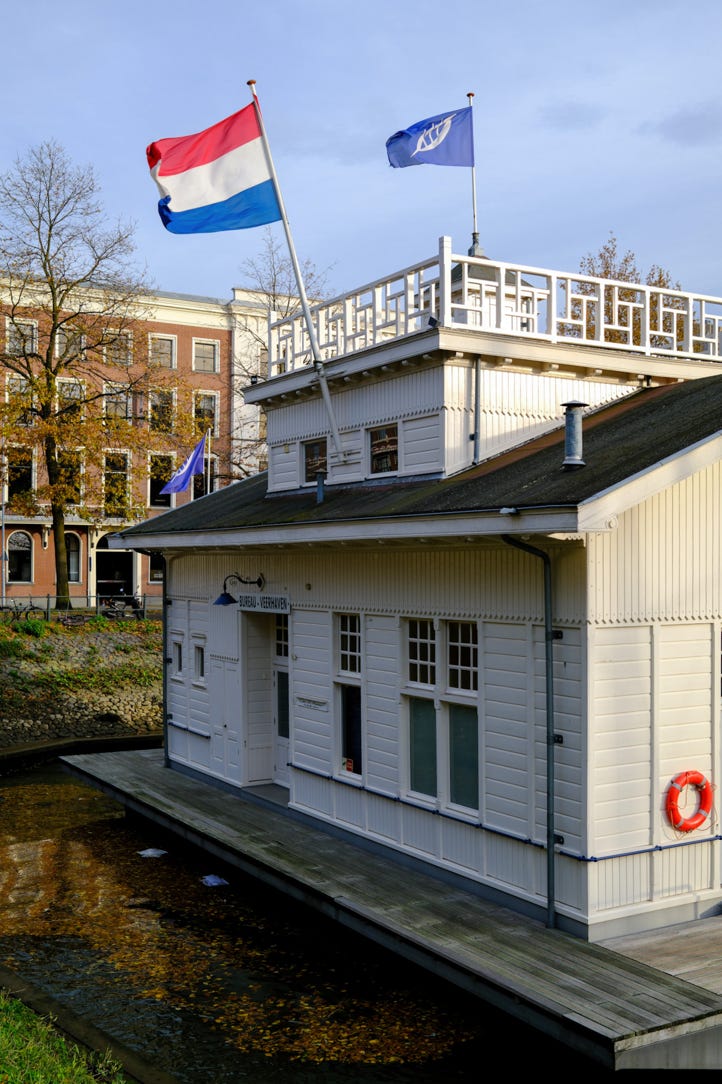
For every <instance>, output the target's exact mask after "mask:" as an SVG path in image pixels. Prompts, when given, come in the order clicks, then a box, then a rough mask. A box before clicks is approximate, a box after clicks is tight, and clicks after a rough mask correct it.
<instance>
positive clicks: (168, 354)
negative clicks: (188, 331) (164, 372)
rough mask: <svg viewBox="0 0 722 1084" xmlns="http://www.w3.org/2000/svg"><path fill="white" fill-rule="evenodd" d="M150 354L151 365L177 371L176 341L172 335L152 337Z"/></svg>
mask: <svg viewBox="0 0 722 1084" xmlns="http://www.w3.org/2000/svg"><path fill="white" fill-rule="evenodd" d="M149 354H150V363H151V365H160V366H161V367H162V368H164V369H175V339H174V338H173V336H172V335H151V337H150V344H149Z"/></svg>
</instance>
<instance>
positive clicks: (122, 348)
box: [105, 331, 133, 369]
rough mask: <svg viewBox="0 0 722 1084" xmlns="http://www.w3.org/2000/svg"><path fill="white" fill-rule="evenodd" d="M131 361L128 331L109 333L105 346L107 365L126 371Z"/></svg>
mask: <svg viewBox="0 0 722 1084" xmlns="http://www.w3.org/2000/svg"><path fill="white" fill-rule="evenodd" d="M132 360H133V349H132V339H131V336H130V332H129V331H109V332H108V335H107V342H106V344H105V361H106V364H107V365H117V366H118V367H119V368H123V369H127V368H128V366H129V365H130V363H131V361H132Z"/></svg>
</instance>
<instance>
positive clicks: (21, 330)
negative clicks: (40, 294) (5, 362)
mask: <svg viewBox="0 0 722 1084" xmlns="http://www.w3.org/2000/svg"><path fill="white" fill-rule="evenodd" d="M5 349H6V351H7V353H8V354H11V355H12V356H13V357H16V358H22V357H27V356H28V355H30V354H35V353H37V349H38V325H37V323H36V322H35V321H34V320H13V319H12V318H11V317H8V318H7V319H6V321H5Z"/></svg>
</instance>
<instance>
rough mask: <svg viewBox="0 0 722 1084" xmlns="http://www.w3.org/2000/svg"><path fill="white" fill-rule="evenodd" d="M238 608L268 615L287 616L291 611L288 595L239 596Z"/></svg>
mask: <svg viewBox="0 0 722 1084" xmlns="http://www.w3.org/2000/svg"><path fill="white" fill-rule="evenodd" d="M238 608H239V610H257V611H260V612H262V613H266V614H287V613H289V612H290V610H291V607H290V605H289V602H288V598H287V597H286V595H239V597H238Z"/></svg>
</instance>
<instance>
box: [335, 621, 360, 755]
mask: <svg viewBox="0 0 722 1084" xmlns="http://www.w3.org/2000/svg"><path fill="white" fill-rule="evenodd" d="M336 656H337V679H336V705H337V715H338V720H339V734H338V739H339V748H340V769H341V771H342V772H347V773H349V774H350V775H357V776H358V775H361V774H362V772H363V715H362V690H361V660H362V644H361V616H360V614H354V613H343V614H337V615H336Z"/></svg>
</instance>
